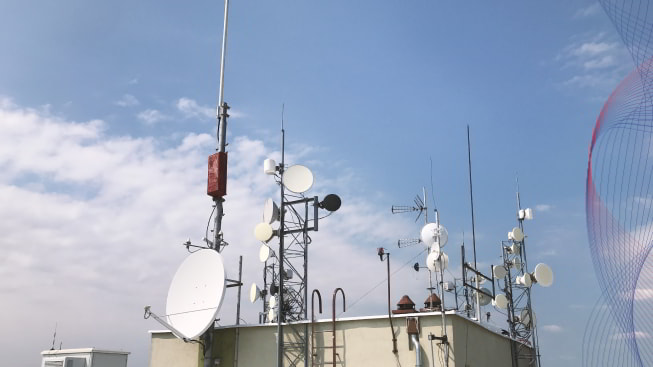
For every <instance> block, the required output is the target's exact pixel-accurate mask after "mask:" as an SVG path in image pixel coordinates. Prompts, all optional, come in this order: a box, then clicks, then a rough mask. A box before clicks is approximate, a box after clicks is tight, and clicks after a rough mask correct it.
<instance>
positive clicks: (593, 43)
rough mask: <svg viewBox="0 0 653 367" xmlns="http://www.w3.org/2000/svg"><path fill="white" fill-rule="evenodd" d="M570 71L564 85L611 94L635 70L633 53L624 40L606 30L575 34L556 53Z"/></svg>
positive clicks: (562, 69)
mask: <svg viewBox="0 0 653 367" xmlns="http://www.w3.org/2000/svg"><path fill="white" fill-rule="evenodd" d="M555 59H556V61H557V62H558V64H559V65H560V68H561V71H562V72H564V73H565V74H567V76H566V77H565V80H564V81H563V82H561V85H563V86H565V87H567V88H575V89H592V90H593V92H594V93H596V92H597V91H600V93H601V94H603V95H604V94H607V93H609V92H610V91H611V90H612V89H614V87H615V86H616V85H617V84H618V83H619V81H621V79H622V78H623V77H624V76H625V75H626V74H627V73H628V72H629V71H630V70H631V69H632V67H633V63H632V61H631V59H630V55H629V54H628V51H627V50H626V48H625V47H624V46H623V45H622V43H621V42H620V41H619V40H618V39H616V38H614V37H613V36H610V35H608V34H606V33H599V34H586V35H582V36H576V37H574V40H573V41H572V42H570V43H569V44H568V45H567V46H566V47H565V48H564V49H563V50H562V51H561V52H560V53H559V54H558V55H557V56H556V58H555Z"/></svg>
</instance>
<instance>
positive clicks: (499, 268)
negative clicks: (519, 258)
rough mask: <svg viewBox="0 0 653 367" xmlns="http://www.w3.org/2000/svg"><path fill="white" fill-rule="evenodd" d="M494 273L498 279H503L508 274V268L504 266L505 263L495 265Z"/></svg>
mask: <svg viewBox="0 0 653 367" xmlns="http://www.w3.org/2000/svg"><path fill="white" fill-rule="evenodd" d="M492 273H493V275H494V277H495V278H496V279H502V278H504V277H505V276H506V274H508V272H507V271H506V268H504V267H503V265H494V266H493V267H492Z"/></svg>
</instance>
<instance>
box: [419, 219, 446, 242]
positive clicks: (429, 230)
mask: <svg viewBox="0 0 653 367" xmlns="http://www.w3.org/2000/svg"><path fill="white" fill-rule="evenodd" d="M438 235H440V247H444V245H446V244H447V242H448V241H449V232H447V229H446V228H444V226H443V225H442V224H440V226H439V227H438V225H437V223H428V224H427V225H425V226H424V227H422V230H421V231H420V239H421V240H422V242H424V244H425V245H426V246H428V247H430V246H432V245H433V244H434V243H435V242H436V241H437V236H438Z"/></svg>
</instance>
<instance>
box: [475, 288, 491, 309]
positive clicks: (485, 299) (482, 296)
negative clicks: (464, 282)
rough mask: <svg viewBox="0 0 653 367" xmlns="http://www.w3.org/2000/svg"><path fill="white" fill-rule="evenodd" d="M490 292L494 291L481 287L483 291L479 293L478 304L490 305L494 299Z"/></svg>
mask: <svg viewBox="0 0 653 367" xmlns="http://www.w3.org/2000/svg"><path fill="white" fill-rule="evenodd" d="M490 294H492V292H490V290H489V289H487V288H481V292H479V293H478V304H479V305H481V306H486V305H489V304H490V302H491V301H492V296H490Z"/></svg>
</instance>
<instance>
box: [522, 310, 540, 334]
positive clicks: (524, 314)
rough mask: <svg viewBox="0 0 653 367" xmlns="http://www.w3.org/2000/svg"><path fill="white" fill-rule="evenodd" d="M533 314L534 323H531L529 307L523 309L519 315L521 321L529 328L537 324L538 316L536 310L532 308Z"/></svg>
mask: <svg viewBox="0 0 653 367" xmlns="http://www.w3.org/2000/svg"><path fill="white" fill-rule="evenodd" d="M531 315H533V323H532V324H533V325H531V317H530V315H529V314H528V308H525V309H523V310H521V315H520V317H519V322H521V323H522V324H524V325H526V327H527V328H529V329H530V328H531V327H532V326H537V316H535V311H533V310H531Z"/></svg>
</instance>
